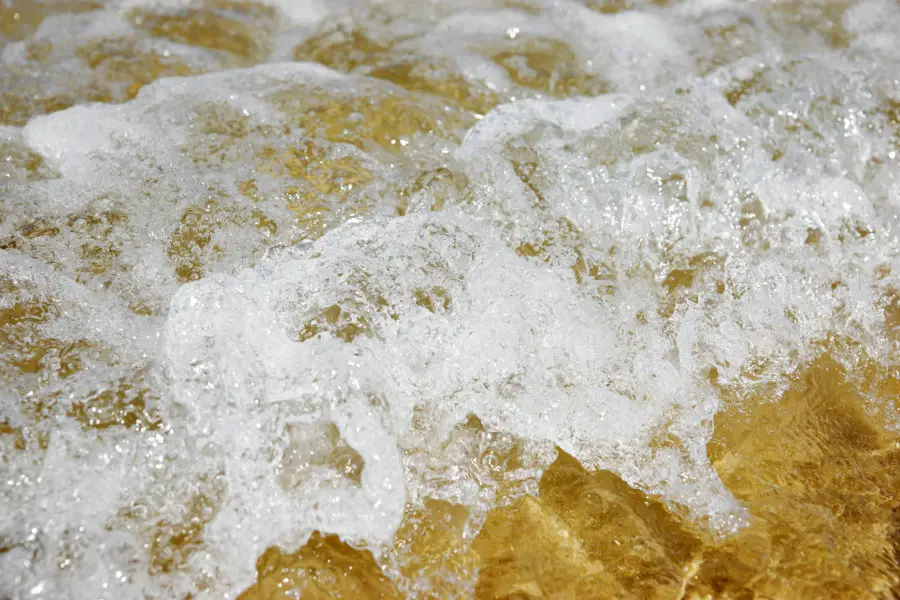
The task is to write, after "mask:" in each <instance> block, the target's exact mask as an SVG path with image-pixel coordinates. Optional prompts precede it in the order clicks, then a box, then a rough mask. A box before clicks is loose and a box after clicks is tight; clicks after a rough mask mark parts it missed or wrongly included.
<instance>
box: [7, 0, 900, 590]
mask: <svg viewBox="0 0 900 600" xmlns="http://www.w3.org/2000/svg"><path fill="white" fill-rule="evenodd" d="M345 4H346V6H350V3H345ZM345 4H341V5H340V6H338V5H334V6H332V5H331V4H330V3H324V2H318V3H310V4H308V5H307V4H304V5H303V6H302V7H301V6H299V5H297V4H295V3H291V2H282V3H279V4H278V5H277V6H276V5H266V6H267V7H268V8H266V9H265V10H263V9H259V10H258V11H256V12H254V11H252V10H244V9H240V8H234V7H230V8H229V7H226V8H225V9H222V11H223V12H221V14H222V15H224V16H223V17H222V19H223V20H222V21H221V22H216V23H217V24H216V26H215V27H219V29H215V28H214V29H215V30H214V31H213V33H209V30H206V29H202V28H201V29H195V30H190V29H185V31H193V33H191V34H190V35H188V34H185V33H183V32H182V30H181V29H179V27H181V25H178V24H177V23H176V24H175V25H172V24H171V23H170V24H168V25H159V23H163V21H162V20H161V19H162V17H160V16H159V15H170V16H171V15H172V14H181V13H179V12H178V11H184V10H186V7H187V8H191V7H195V5H194V4H191V3H189V2H178V3H171V2H167V3H154V2H143V1H142V2H139V3H135V2H128V3H124V4H116V3H113V4H110V5H109V6H106V7H105V8H99V9H96V10H91V11H88V12H85V13H84V14H80V15H68V14H65V13H64V11H63V13H64V14H58V15H54V16H50V17H47V18H46V19H45V20H44V21H43V22H42V23H41V24H40V26H39V27H36V28H35V29H34V30H33V31H29V32H26V33H25V34H21V36H20V37H22V39H21V41H17V40H18V39H19V38H17V37H15V36H19V35H20V34H18V33H15V31H14V32H13V33H9V34H7V32H6V30H5V29H4V30H3V32H4V38H3V39H4V41H5V42H6V45H5V46H4V48H3V52H2V61H3V69H4V70H3V72H2V77H3V79H0V82H3V83H2V85H3V86H4V89H3V90H2V91H3V93H4V94H7V96H6V101H7V105H8V106H10V107H13V109H10V110H7V112H5V113H0V115H2V116H3V120H4V123H6V124H4V125H3V126H2V128H0V147H2V149H3V153H4V154H5V156H6V160H5V162H4V163H2V164H0V178H2V181H3V184H2V185H3V187H2V189H0V197H2V200H3V205H2V206H3V207H2V213H0V218H2V221H0V242H2V245H0V248H2V250H0V290H2V293H3V296H2V300H0V310H2V311H3V312H2V315H3V317H2V322H0V323H2V325H3V327H4V330H3V331H4V333H3V335H4V337H3V338H2V342H3V344H4V347H3V348H2V355H0V359H2V362H0V377H2V383H3V391H2V396H0V397H2V403H0V406H2V409H0V410H2V414H0V417H2V419H3V422H4V423H5V426H4V429H3V432H4V434H3V435H2V436H0V443H2V453H3V455H2V456H3V458H2V467H3V478H2V492H0V494H2V501H3V506H4V510H3V511H2V512H0V543H2V546H3V548H4V552H3V553H2V554H0V595H4V597H5V596H9V597H12V598H20V597H21V598H25V597H29V598H73V599H75V598H88V597H91V598H98V597H108V598H122V597H148V598H171V597H184V596H185V595H186V594H192V595H193V597H210V598H212V597H223V596H224V597H234V596H235V595H237V594H238V593H239V592H240V591H241V590H243V589H244V588H246V587H247V585H248V584H250V583H251V582H252V580H253V576H254V560H255V558H256V556H258V555H259V554H261V553H262V552H263V551H264V550H265V549H266V548H267V547H269V546H272V545H280V546H282V547H285V548H295V547H297V546H299V545H302V544H303V543H304V542H305V540H306V539H307V537H308V536H309V535H310V534H311V533H312V531H313V530H320V531H325V532H330V533H336V534H339V535H340V536H342V537H343V538H344V539H347V540H351V541H353V542H355V543H358V544H360V545H363V546H367V547H370V548H371V549H372V550H373V552H374V553H375V554H376V556H382V555H384V554H385V553H386V552H388V550H387V549H388V547H389V545H390V543H391V541H392V539H393V536H394V534H395V532H396V530H397V528H398V526H399V525H400V522H401V520H402V518H403V515H404V511H405V510H406V509H407V507H408V506H419V505H421V503H422V502H424V500H425V499H428V498H434V499H441V500H447V501H450V502H453V503H457V504H462V505H465V506H468V507H470V508H471V513H472V515H473V516H472V522H473V527H475V528H477V526H478V524H479V519H481V518H483V517H484V515H485V513H486V512H487V510H489V509H490V508H491V507H493V506H494V505H495V504H496V502H497V494H498V492H497V490H498V488H499V487H500V486H501V485H508V484H510V481H512V482H514V483H515V484H516V485H517V486H519V487H518V488H517V489H519V493H524V492H528V491H533V490H534V487H535V482H536V481H537V479H538V478H539V477H540V474H541V472H542V470H543V469H544V468H546V466H547V465H548V464H549V462H550V461H552V459H553V454H554V452H553V451H554V448H555V447H557V446H558V447H560V448H562V449H564V450H565V451H566V452H568V453H570V454H572V455H573V456H575V457H576V458H577V459H578V460H579V461H581V462H582V463H583V464H584V465H586V466H588V467H596V468H603V469H609V470H611V471H613V472H615V473H617V474H619V475H620V476H621V477H622V478H623V479H624V480H625V481H627V482H628V483H629V484H631V485H633V486H635V487H637V488H639V489H641V490H643V491H645V492H647V493H651V494H656V495H659V496H660V497H661V498H663V499H664V500H665V501H666V502H667V503H668V505H669V506H670V507H671V508H672V509H673V510H676V511H684V512H685V513H686V514H688V515H689V516H690V518H691V519H694V520H696V521H697V522H698V523H700V524H701V525H702V526H704V527H708V528H710V530H711V531H713V532H715V533H718V534H723V535H724V534H728V533H729V532H731V531H734V530H735V529H736V528H739V527H740V526H741V525H742V524H743V523H745V522H746V519H747V515H746V513H745V511H744V509H743V508H742V507H741V505H740V503H738V502H737V501H736V500H735V499H734V498H733V497H732V496H731V494H730V493H729V492H728V490H727V489H725V487H724V486H723V485H722V483H721V482H720V481H719V478H718V476H717V474H716V472H715V470H714V469H713V468H712V466H711V465H710V462H709V460H708V458H707V454H706V444H707V442H708V441H709V438H710V433H711V428H712V419H713V416H714V415H715V414H716V412H717V410H718V409H719V408H720V406H719V403H720V399H719V398H720V394H719V391H720V390H721V389H723V388H727V389H728V390H730V391H732V392H734V395H735V397H737V398H740V397H741V394H743V393H747V392H748V391H749V390H752V389H758V388H759V387H760V386H771V387H772V388H774V389H782V388H783V387H784V386H785V385H786V382H787V381H788V377H789V376H790V374H791V373H792V372H793V371H794V370H795V369H797V368H798V367H800V366H802V365H804V364H806V363H808V362H809V361H810V360H812V359H813V358H814V357H815V356H816V355H817V353H819V352H821V343H822V342H823V341H826V340H828V339H837V340H840V341H842V342H846V341H849V342H851V344H850V345H851V347H853V348H855V349H856V350H854V352H858V354H854V353H853V352H849V353H848V354H847V355H846V356H842V357H839V358H841V359H843V360H846V361H848V362H849V361H852V360H854V357H858V356H861V355H865V356H869V357H871V358H873V359H874V360H876V361H882V362H883V363H885V364H887V363H889V362H890V361H892V360H896V359H895V356H896V353H897V350H898V348H897V339H898V338H897V336H896V332H895V331H893V332H892V331H891V330H889V329H888V328H887V327H886V325H885V314H886V311H887V309H888V305H889V303H890V301H891V300H890V295H891V294H892V293H893V294H896V290H897V288H898V286H900V283H898V273H900V271H898V269H900V263H898V259H897V257H898V250H900V248H898V245H900V241H898V233H897V232H898V220H900V167H898V156H897V153H898V152H900V149H898V139H900V137H898V136H900V132H898V128H900V122H898V116H897V106H898V105H900V80H898V79H897V73H900V48H898V39H897V33H896V32H897V31H900V9H898V7H897V5H896V4H895V3H891V2H887V1H885V2H879V1H870V2H861V3H858V4H856V5H853V6H850V7H848V8H846V10H845V11H843V13H842V16H841V17H840V19H839V21H837V22H835V23H833V24H832V25H833V26H832V28H831V29H830V30H828V31H820V30H819V29H816V28H815V27H809V26H808V25H809V23H808V22H807V21H805V20H804V19H807V18H809V17H808V15H807V14H806V13H802V11H801V12H800V13H798V14H797V15H793V14H789V13H790V8H789V7H786V6H785V5H784V3H769V4H760V3H754V4H747V3H734V4H732V3H709V2H683V3H676V4H672V5H663V6H660V5H661V4H664V3H641V2H635V3H634V5H635V6H634V7H633V10H628V11H623V12H615V13H612V12H604V11H601V10H595V9H598V8H604V6H605V4H604V3H602V2H594V3H584V5H582V4H578V3H575V2H565V1H555V2H546V3H541V2H537V1H535V2H527V3H520V4H522V6H509V5H507V4H514V3H501V2H497V3H488V4H490V6H485V4H484V3H467V2H462V3H455V4H454V5H453V6H448V5H446V3H438V2H435V3H431V2H427V1H424V0H422V1H420V2H401V1H397V2H387V3H380V4H379V5H378V6H377V7H374V8H373V7H366V6H365V5H362V4H354V5H353V6H355V7H356V8H355V10H354V11H349V10H348V9H346V7H345ZM475 4H478V6H475ZM601 5H603V6H601ZM810 5H811V6H813V8H809V10H810V11H812V13H813V14H814V13H815V10H816V9H815V6H817V5H813V4H810ZM245 8H246V7H245ZM526 9H527V10H526ZM73 10H74V9H73ZM611 10H612V9H610V11H611ZM154 11H155V12H154ZM329 11H331V13H329ZM157 13H158V14H157ZM217 14H218V13H217ZM135 15H137V16H135ZM154 19H156V20H154ZM813 21H815V20H814V19H813ZM204 23H207V22H204ZM207 25H208V23H207ZM204 26H206V25H204ZM185 27H187V26H185ZM347 31H363V32H366V35H369V36H371V39H370V38H366V40H365V41H364V42H360V41H359V39H361V38H358V37H357V38H354V39H356V40H357V42H358V44H359V45H361V46H362V47H364V48H366V53H364V55H363V54H361V53H360V52H359V51H357V50H355V49H353V48H350V49H347V48H344V47H343V46H340V44H338V43H337V42H335V45H334V46H329V45H328V44H329V43H331V42H329V40H332V41H333V39H335V36H337V39H340V35H344V33H345V32H347ZM342 32H344V33H342ZM238 34H240V35H238ZM245 34H246V38H244V37H241V36H242V35H245ZM207 35H209V36H211V37H209V38H207V37H204V36H207ZM229 35H230V36H231V37H228V36H229ZM7 36H11V37H7ZM191 36H194V37H197V39H201V40H202V41H203V42H202V43H200V42H197V43H193V44H192V43H191V39H192V38H191ZM216 36H219V37H216ZM235 36H236V37H235ZM225 37H228V39H231V40H232V41H234V40H245V41H246V43H242V44H236V43H232V44H230V45H228V44H225V43H224V42H223V41H222V40H223V39H224V38H225ZM110 40H118V41H116V42H115V43H116V44H119V45H118V46H115V48H113V50H112V56H121V57H123V58H122V60H123V61H124V62H125V63H127V65H130V66H126V67H123V66H122V65H121V64H119V65H118V66H115V65H114V66H111V67H110V66H109V64H108V63H107V61H108V60H110V59H109V57H107V55H106V54H104V52H106V50H98V46H97V43H100V42H102V43H103V44H110V43H112V42H110ZM123 40H125V41H128V44H125V42H123ZM215 40H218V42H216V43H214V42H215ZM323 40H324V41H323ZM47 43H49V44H50V46H49V49H47V48H48V47H47V45H46V44H47ZM92 44H93V45H92ZM122 44H125V45H124V46H122ZM217 44H218V45H217ZM323 45H324V46H323ZM320 46H321V47H325V48H326V49H327V50H328V51H327V52H324V51H323V52H320ZM126 47H127V48H128V50H127V52H126V51H125V50H123V49H122V48H126ZM85 48H89V50H90V51H88V50H85ZM104 48H105V46H104ZM73 56H74V57H75V58H72V57H73ZM135 56H137V57H139V59H135V58H134V57H135ZM104 57H105V58H104ZM129 57H131V58H129ZM129 60H135V61H136V62H135V63H134V64H136V65H137V66H134V65H133V64H132V63H128V61H129ZM141 61H144V62H141ZM146 61H149V62H146ZM311 61H318V62H322V63H325V64H324V65H323V64H316V62H311ZM176 63H177V64H176ZM104 65H106V66H104ZM148 65H152V68H153V69H156V71H155V72H156V73H157V74H158V76H159V77H161V78H160V79H158V80H156V81H155V82H154V83H149V81H152V80H153V79H155V78H156V76H154V77H151V78H150V79H149V80H148V81H145V80H144V79H143V76H144V75H143V74H144V73H145V71H143V70H142V69H147V68H148ZM398 65H399V67H398ZM410 65H411V66H410ZM407 67H409V68H407ZM106 68H109V69H111V70H110V71H108V72H106V71H103V69H106ZM341 71H344V72H341ZM545 72H547V73H550V75H549V76H546V73H545ZM73 73H74V74H75V75H73ZM79 73H81V74H85V79H80V78H79V77H78V74H79ZM167 75H185V77H178V78H166V76H167ZM88 77H95V78H98V81H100V80H102V81H104V82H106V83H104V85H107V84H108V89H107V88H103V89H99V88H97V89H95V88H94V87H92V86H91V85H87V84H86V83H85V82H86V81H88V79H86V78H88ZM23 81H29V82H31V83H32V84H33V85H34V86H36V88H35V89H39V90H41V93H42V94H44V96H46V97H44V96H41V98H42V99H40V102H38V104H39V106H38V105H32V104H28V103H27V102H25V101H24V100H21V98H19V96H16V95H15V93H13V88H14V86H13V84H14V83H16V82H19V83H21V82H23ZM146 83H149V85H144V84H146ZM16 85H18V83H17V84H16ZM141 86H143V87H141ZM6 88H8V89H6ZM98 89H99V91H98ZM138 89H139V90H140V91H139V92H138V91H137V90H138ZM95 92H96V93H95ZM94 100H102V101H103V102H104V103H90V102H91V101H94ZM23 102H24V103H23ZM35 102H37V100H35ZM65 105H73V106H72V108H69V109H67V110H60V111H58V112H52V114H46V115H45V114H43V113H49V112H51V111H52V110H55V107H56V108H62V107H63V106H65ZM482 109H483V110H484V112H485V113H486V114H482V112H481V111H482ZM871 408H873V409H877V408H878V407H871ZM472 416H474V417H477V418H478V419H479V420H480V421H481V423H483V424H484V426H485V427H486V428H487V429H488V430H491V431H498V432H503V433H505V434H508V435H509V436H511V438H513V439H515V440H516V442H515V443H516V444H518V445H519V447H520V448H521V456H520V459H519V462H520V464H519V466H518V468H517V470H516V471H515V472H514V473H511V474H507V475H505V476H503V477H506V478H507V480H505V481H503V482H501V481H500V480H499V479H498V477H499V478H500V479H502V477H500V476H497V475H496V473H495V472H494V471H492V470H491V469H490V468H489V466H486V465H484V464H481V463H478V461H476V460H469V459H470V454H471V455H476V454H477V451H478V450H479V448H478V443H479V442H477V441H473V440H469V439H463V441H462V442H454V443H457V446H459V445H461V446H463V447H464V449H463V450H459V449H458V448H457V450H454V451H448V447H449V445H451V444H450V441H449V440H454V439H456V438H454V436H455V435H456V434H455V433H454V432H455V431H457V429H456V428H458V426H459V425H460V423H463V422H465V421H466V420H467V419H469V418H470V417H472ZM898 425H900V423H898ZM6 429H9V430H10V432H14V433H7V432H6ZM174 539H180V540H186V541H183V543H181V544H180V547H177V548H176V547H175V546H178V544H173V543H172V540H174Z"/></svg>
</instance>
